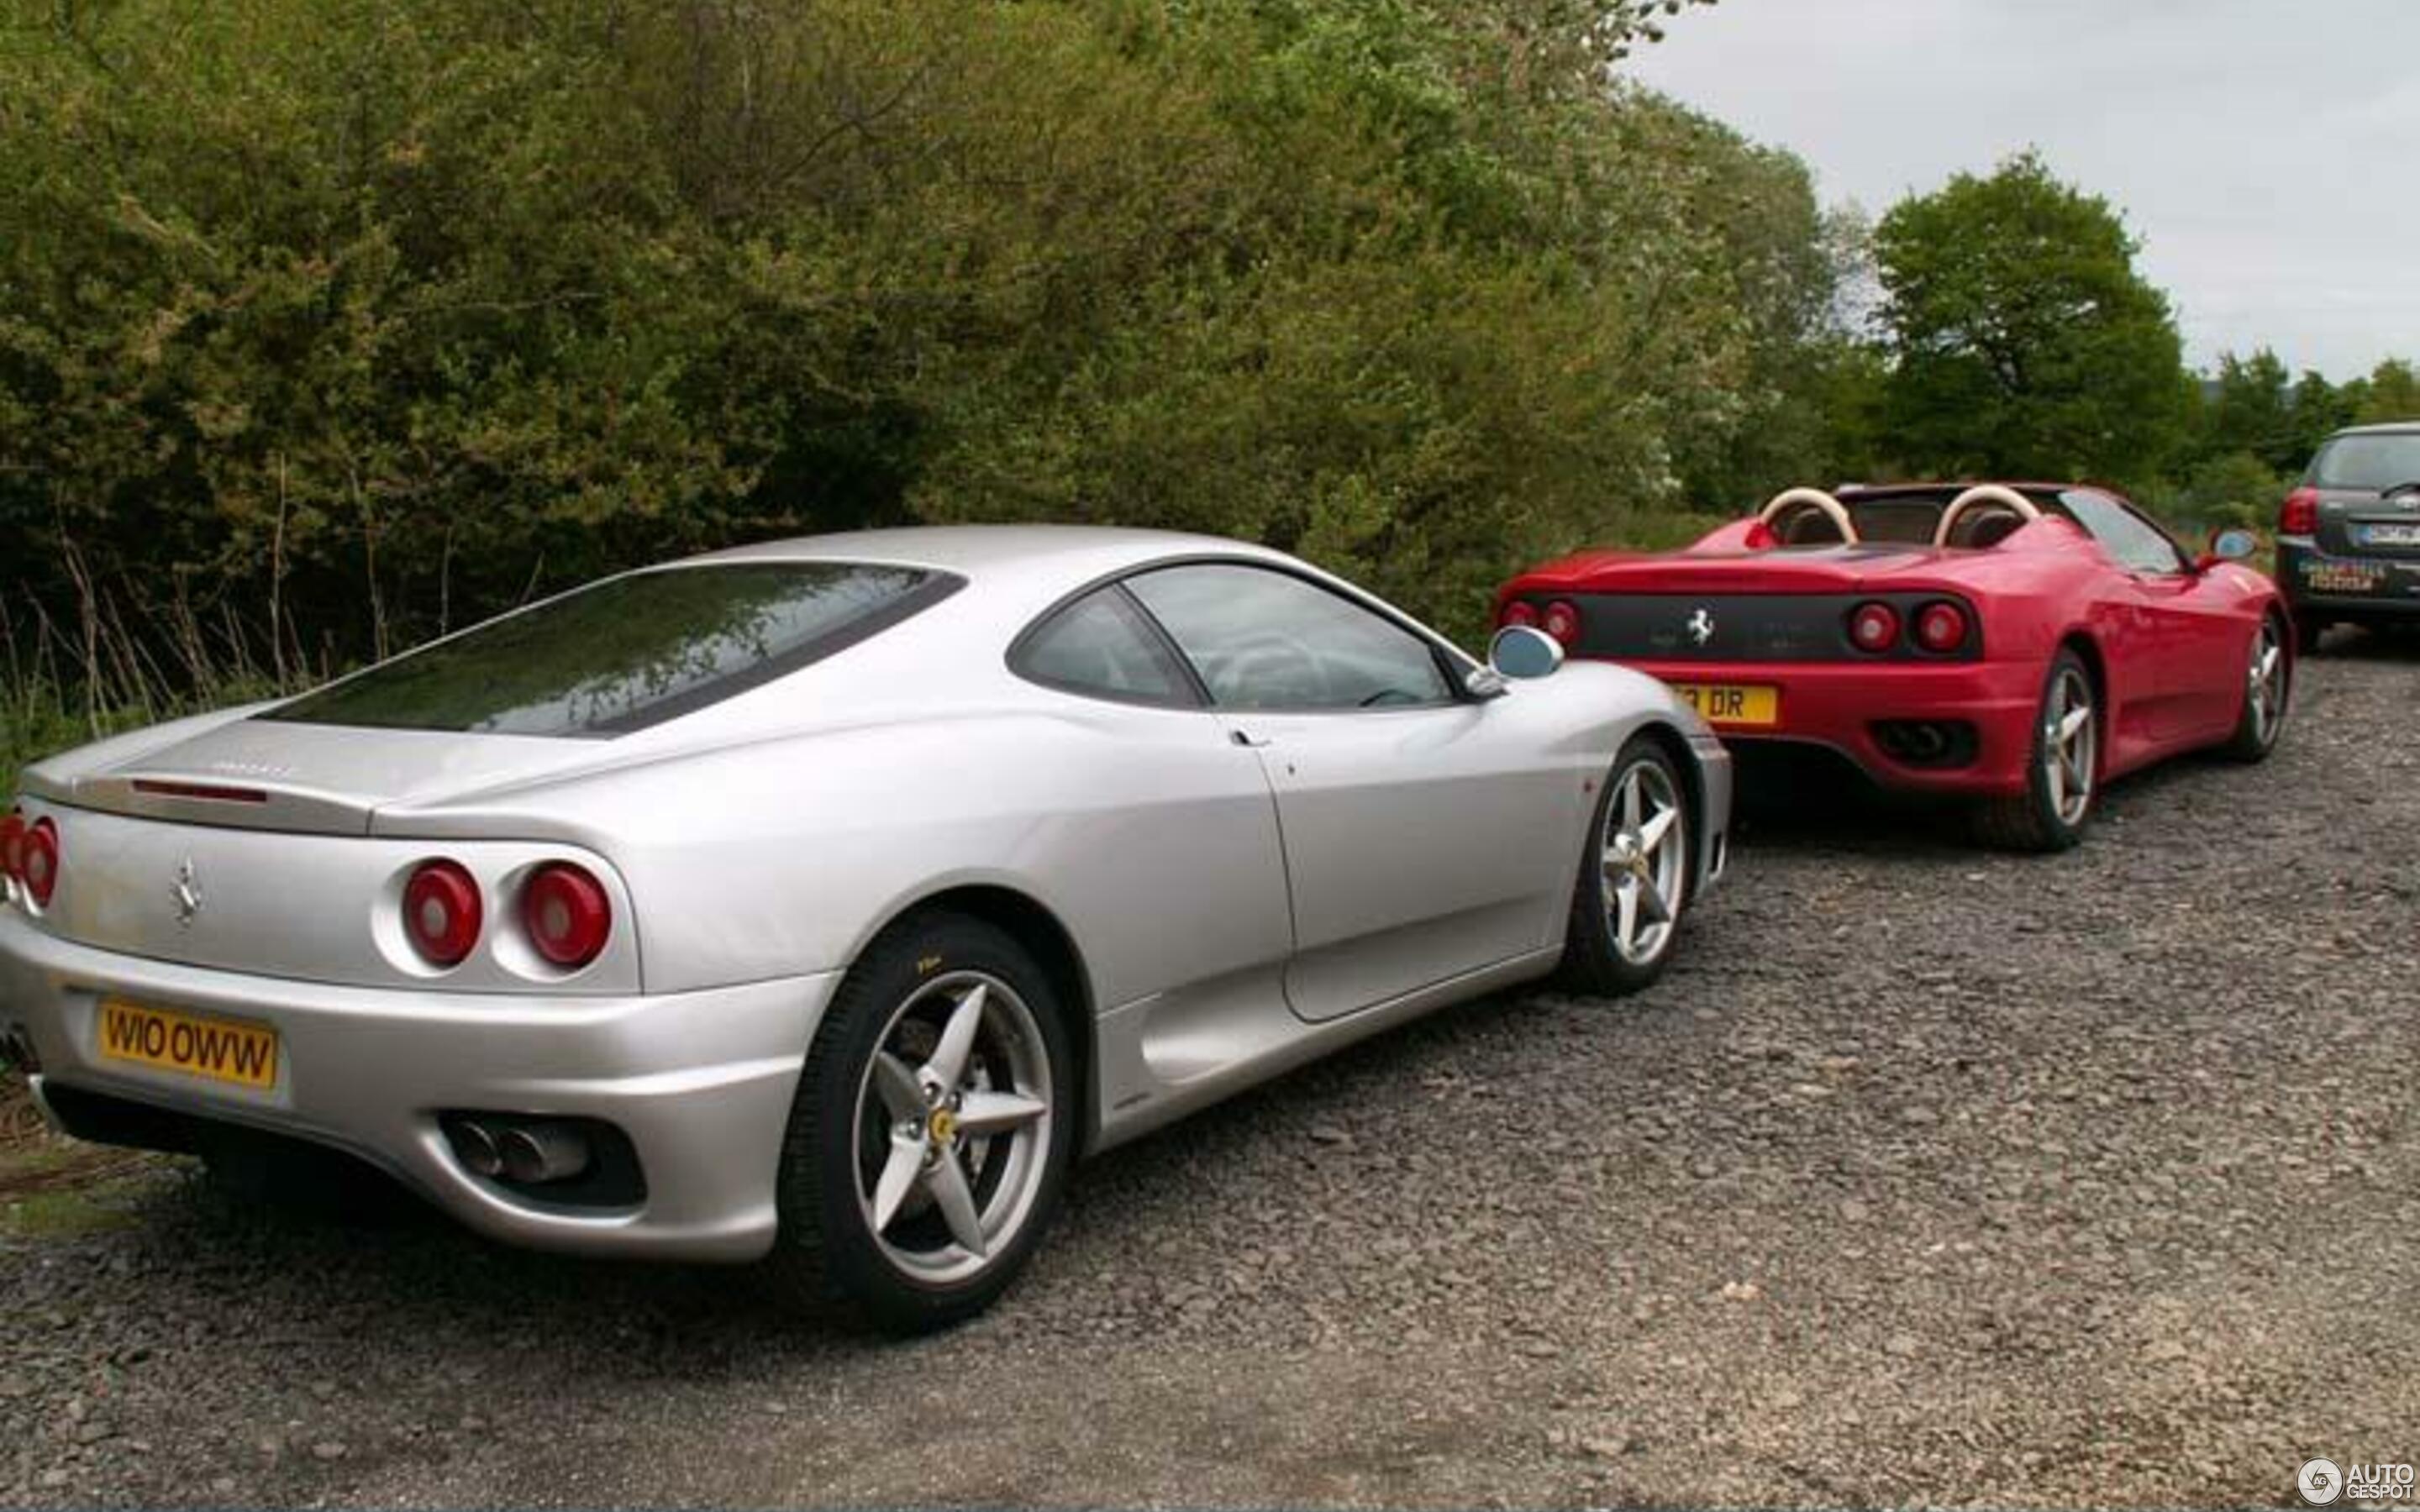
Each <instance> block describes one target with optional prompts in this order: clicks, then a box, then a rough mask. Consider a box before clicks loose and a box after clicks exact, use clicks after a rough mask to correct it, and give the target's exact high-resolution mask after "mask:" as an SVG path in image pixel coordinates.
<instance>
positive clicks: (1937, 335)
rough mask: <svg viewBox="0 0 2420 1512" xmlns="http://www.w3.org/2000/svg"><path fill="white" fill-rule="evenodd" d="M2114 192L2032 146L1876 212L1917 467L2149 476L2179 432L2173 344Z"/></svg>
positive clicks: (1894, 381)
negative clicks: (2069, 175)
mask: <svg viewBox="0 0 2420 1512" xmlns="http://www.w3.org/2000/svg"><path fill="white" fill-rule="evenodd" d="M2138 250H2139V247H2138V243H2137V242H2136V241H2135V240H2134V239H2133V238H2132V237H2130V236H2129V235H2128V234H2127V232H2126V228H2125V224H2124V223H2123V222H2122V221H2121V220H2120V219H2119V218H2118V214H2117V212H2116V211H2114V210H2113V209H2111V208H2110V207H2109V205H2108V203H2107V202H2106V201H2104V200H2102V199H2101V198H2099V197H2097V196H2094V195H2089V194H2086V193H2083V192H2081V191H2080V190H2077V189H2074V188H2071V187H2070V186H2068V185H2066V184H2062V183H2060V182H2059V181H2058V180H2057V179H2056V178H2055V177H2052V175H2051V172H2050V170H2049V168H2048V167H2047V166H2045V165H2044V163H2043V162H2042V161H2041V159H2040V157H2038V156H2036V155H2035V154H2033V153H2030V152H2028V153H2025V154H2023V155H2021V156H2019V157H2016V158H2012V159H2010V160H2009V161H2008V162H2005V163H2003V164H2001V166H2000V168H1999V169H1998V171H1997V172H1995V173H1993V175H1991V176H1990V177H1975V176H1973V175H1968V174H1961V175H1959V176H1958V177H1955V178H1952V179H1951V180H1950V181H1949V183H1948V184H1947V185H1946V186H1945V187H1943V188H1942V189H1940V190H1939V191H1937V192H1935V193H1931V194H1924V195H1916V196H1911V197H1910V198H1908V199H1906V200H1903V201H1901V202H1900V204H1899V205H1898V206H1896V207H1894V208H1892V210H1891V211H1890V213H1889V214H1887V215H1885V217H1884V218H1883V222H1882V224H1881V225H1880V226H1879V227H1878V228H1877V230H1876V232H1875V260H1876V265H1877V268H1878V270H1879V272H1880V276H1881V281H1882V286H1883V305H1882V310H1881V320H1882V325H1883V329H1884V332H1885V345H1886V349H1887V351H1888V354H1889V357H1890V360H1891V364H1892V371H1891V376H1890V379H1889V383H1888V386H1887V390H1886V393H1885V424H1886V425H1887V426H1888V427H1889V431H1890V440H1891V441H1892V442H1893V443H1894V445H1895V448H1896V450H1898V451H1899V452H1900V455H1901V456H1902V458H1903V460H1904V461H1905V462H1906V463H1908V464H1909V465H1911V466H1912V467H1915V468H1916V469H1919V470H1922V471H1933V472H1940V473H1947V474H1960V475H1972V474H1996V475H2000V476H2033V477H2096V478H2106V479H2109V480H2112V481H2115V482H2119V483H2129V482H2132V483H2138V484H2139V483H2142V482H2147V481H2149V479H2151V478H2153V477H2154V476H2156V475H2157V474H2158V473H2159V471H2161V468H2162V466H2163V464H2164V462H2166V461H2167V460H2168V459H2169V457H2170V456H2171V455H2172V454H2173V453H2174V452H2175V450H2176V448H2177V446H2178V445H2179V443H2180V441H2181V440H2182V438H2183V432H2184V426H2185V421H2186V418H2187V414H2188V404H2189V400H2188V390H2187V387H2186V385H2185V383H2184V380H2183V373H2184V368H2183V348H2182V343H2181V342H2180V339H2179V337H2178V335H2177V328H2176V322H2175V320H2174V318H2173V316H2171V314H2170V312H2169V309H2168V303H2167V301H2166V299H2165V298H2164V296H2163V295H2162V294H2161V293H2160V292H2159V291H2158V290H2157V289H2155V288H2153V287H2152V286H2151V285H2149V283H2148V282H2146V281H2145V280H2144V279H2143V277H2142V276H2141V275H2140V274H2139V273H2137V272H2136V271H2135V269H2134V255H2135V253H2136V252H2137V251H2138Z"/></svg>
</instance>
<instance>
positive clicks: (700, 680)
mask: <svg viewBox="0 0 2420 1512" xmlns="http://www.w3.org/2000/svg"><path fill="white" fill-rule="evenodd" d="M962 585H963V584H962V579H956V578H952V577H949V576H947V575H946V574H941V573H935V572H925V571H920V570H918V569H916V568H912V567H897V566H880V565H872V564H867V563H845V562H747V563H717V564H714V565H710V566H697V567H676V568H669V569H664V570H659V571H655V572H641V573H633V574H630V575H629V576H628V577H622V578H613V579H607V580H605V581H603V582H600V583H595V584H592V585H590V586H589V587H586V588H582V589H579V590H577V591H575V592H573V593H569V594H564V595H563V596H561V597H559V598H554V599H550V600H548V601H547V602H546V603H543V604H539V605H535V606H534V607H533V608H530V609H523V610H521V611H520V612H519V613H516V614H508V615H506V616H504V618H502V619H498V620H490V621H489V622H488V623H487V624H485V625H479V626H477V627H475V628H473V629H471V630H467V631H465V632H463V633H462V634H460V635H458V636H455V637H454V638H452V639H451V640H441V641H438V642H436V643H435V644H433V645H430V646H427V647H425V648H423V649H422V650H420V651H417V652H413V653H411V654H410V655H408V656H399V657H397V658H396V659H394V660H392V661H387V662H382V663H380V665H378V666H376V667H373V668H371V669H369V670H368V671H365V672H361V673H359V674H357V675H355V676H352V677H349V678H346V679H345V680H343V681H342V682H338V683H333V684H331V685H329V686H328V687H324V688H321V689H319V690H318V692H316V693H309V694H305V695H304V696H303V697H302V698H299V699H296V700H295V701H293V702H290V703H287V704H284V705H282V706H280V707H278V708H275V709H272V710H270V711H268V712H267V713H265V714H262V715H261V716H259V717H261V718H264V719H283V720H290V721H294V722H297V723H303V724H334V725H364V726H368V727H371V728H374V729H382V730H444V731H466V732H468V731H475V732H482V733H494V734H514V735H615V734H621V733H625V732H627V731H631V730H637V729H641V728H644V727H645V726H647V725H651V724H659V723H661V722H662V721H664V720H666V719H671V718H675V717H679V716H680V715H683V714H687V713H690V712H691V711H692V710H695V709H700V708H704V707H706V705H707V704H710V703H715V702H720V701H721V700H723V699H726V698H729V697H731V696H732V695H733V694H735V693H739V692H743V691H745V690H746V689H748V688H751V687H757V686H759V685H760V684H763V683H766V682H768V681H770V680H771V679H773V678H776V677H780V676H783V675H784V674H786V673H788V672H792V671H797V670H799V668H801V667H804V666H807V665H808V664H810V663H812V662H814V661H817V660H820V659H822V658H823V657H825V656H830V655H832V654H833V653H835V652H837V651H841V650H843V649H845V648H846V647H848V646H850V645H853V644H855V643H856V642H858V641H860V640H864V639H866V638H867V637H868V636H871V635H874V634H876V633H878V632H880V631H881V630H884V629H886V628H888V627H889V626H891V625H895V624H897V623H898V622H899V621H901V620H903V619H906V618H907V616H908V615H910V614H913V613H915V612H916V611H917V610H919V609H923V608H924V607H925V606H927V605H929V604H932V603H935V602H937V601H939V599H941V598H944V597H947V596H948V595H949V594H951V593H953V592H954V591H955V590H956V589H957V588H959V587H960V586H962Z"/></svg>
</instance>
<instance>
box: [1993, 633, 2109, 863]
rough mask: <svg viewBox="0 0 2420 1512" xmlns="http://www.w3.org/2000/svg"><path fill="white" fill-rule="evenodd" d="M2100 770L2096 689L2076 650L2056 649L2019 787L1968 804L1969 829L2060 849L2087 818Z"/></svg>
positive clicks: (2003, 840) (2022, 847)
mask: <svg viewBox="0 0 2420 1512" xmlns="http://www.w3.org/2000/svg"><path fill="white" fill-rule="evenodd" d="M2100 777H2101V701H2100V694H2099V693H2098V691H2097V690H2096V689H2095V688H2094V687H2093V682H2092V672H2091V671H2090V669H2088V668H2086V666H2085V664H2084V658H2083V657H2081V656H2077V655H2076V654H2075V653H2074V652H2073V651H2072V650H2062V651H2061V652H2059V654H2058V655H2057V656H2054V657H2052V658H2051V664H2050V675H2049V676H2048V677H2047V678H2045V679H2044V680H2043V683H2042V696H2041V705H2040V711H2039V712H2038V713H2037V714H2036V716H2035V718H2034V739H2033V753H2032V760H2031V761H2030V762H2029V763H2028V764H2027V767H2026V779H2025V791H2024V792H2023V793H2020V794H2016V795H2011V796H2009V797H2006V798H1994V799H1992V800H1990V801H1989V802H1987V803H1985V804H1984V805H1983V806H1982V807H1981V808H1980V809H1979V810H1977V812H1976V827H1977V830H1978V833H1979V834H1980V836H1981V838H1982V839H1983V840H1985V841H1989V842H1990V843H1992V844H1994V845H2000V846H2004V847H2006V848H2008V849H2009V850H2019V851H2063V850H2066V849H2068V848H2069V847H2070V846H2071V845H2073V844H2074V843H2075V842H2076V841H2079V840H2081V839H2083V838H2084V829H2085V825H2087V824H2088V823H2090V822H2091V819H2092V802H2093V799H2094V797H2095V796H2096V795H2097V793H2098V790H2099V783H2100Z"/></svg>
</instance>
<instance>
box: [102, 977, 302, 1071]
mask: <svg viewBox="0 0 2420 1512" xmlns="http://www.w3.org/2000/svg"><path fill="white" fill-rule="evenodd" d="M101 1055H102V1056H103V1057H106V1058H108V1059H110V1060H131V1061H132V1062H134V1063H135V1064H136V1065H138V1066H159V1067H163V1068H165V1069H166V1070H169V1071H179V1072H184V1073H185V1074H186V1075H188V1076H207V1077H209V1079H211V1080H212V1081H220V1082H233V1083H235V1084H236V1085H237V1086H239V1087H274V1086H276V1085H277V1031H276V1030H275V1029H271V1028H267V1027H264V1026H261V1025H257V1024H240V1023H237V1022H236V1021H235V1020H233V1019H214V1018H203V1017H200V1016H199V1015H197V1014H193V1013H177V1012H171V1011H169V1010H167V1009H164V1008H147V1007H146V1006H144V1005H143V1004H141V1003H130V1002H127V1001H126V1000H125V999H124V998H120V997H104V998H102V999H101Z"/></svg>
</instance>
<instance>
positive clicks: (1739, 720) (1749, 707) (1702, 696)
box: [1672, 683, 1781, 726]
mask: <svg viewBox="0 0 2420 1512" xmlns="http://www.w3.org/2000/svg"><path fill="white" fill-rule="evenodd" d="M1672 691H1674V692H1676V693H1678V694H1680V695H1681V696H1682V697H1683V698H1684V699H1687V700H1688V701H1689V706H1690V707H1691V708H1693V709H1696V710H1697V711H1698V712H1699V714H1700V715H1702V716H1704V717H1705V719H1706V722H1707V723H1708V724H1730V725H1750V726H1754V725H1776V724H1779V723H1780V722H1781V689H1779V688H1777V687H1769V686H1766V685H1762V684H1749V685H1745V686H1742V685H1739V684H1733V683H1675V684H1674V685H1673V686H1672Z"/></svg>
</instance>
